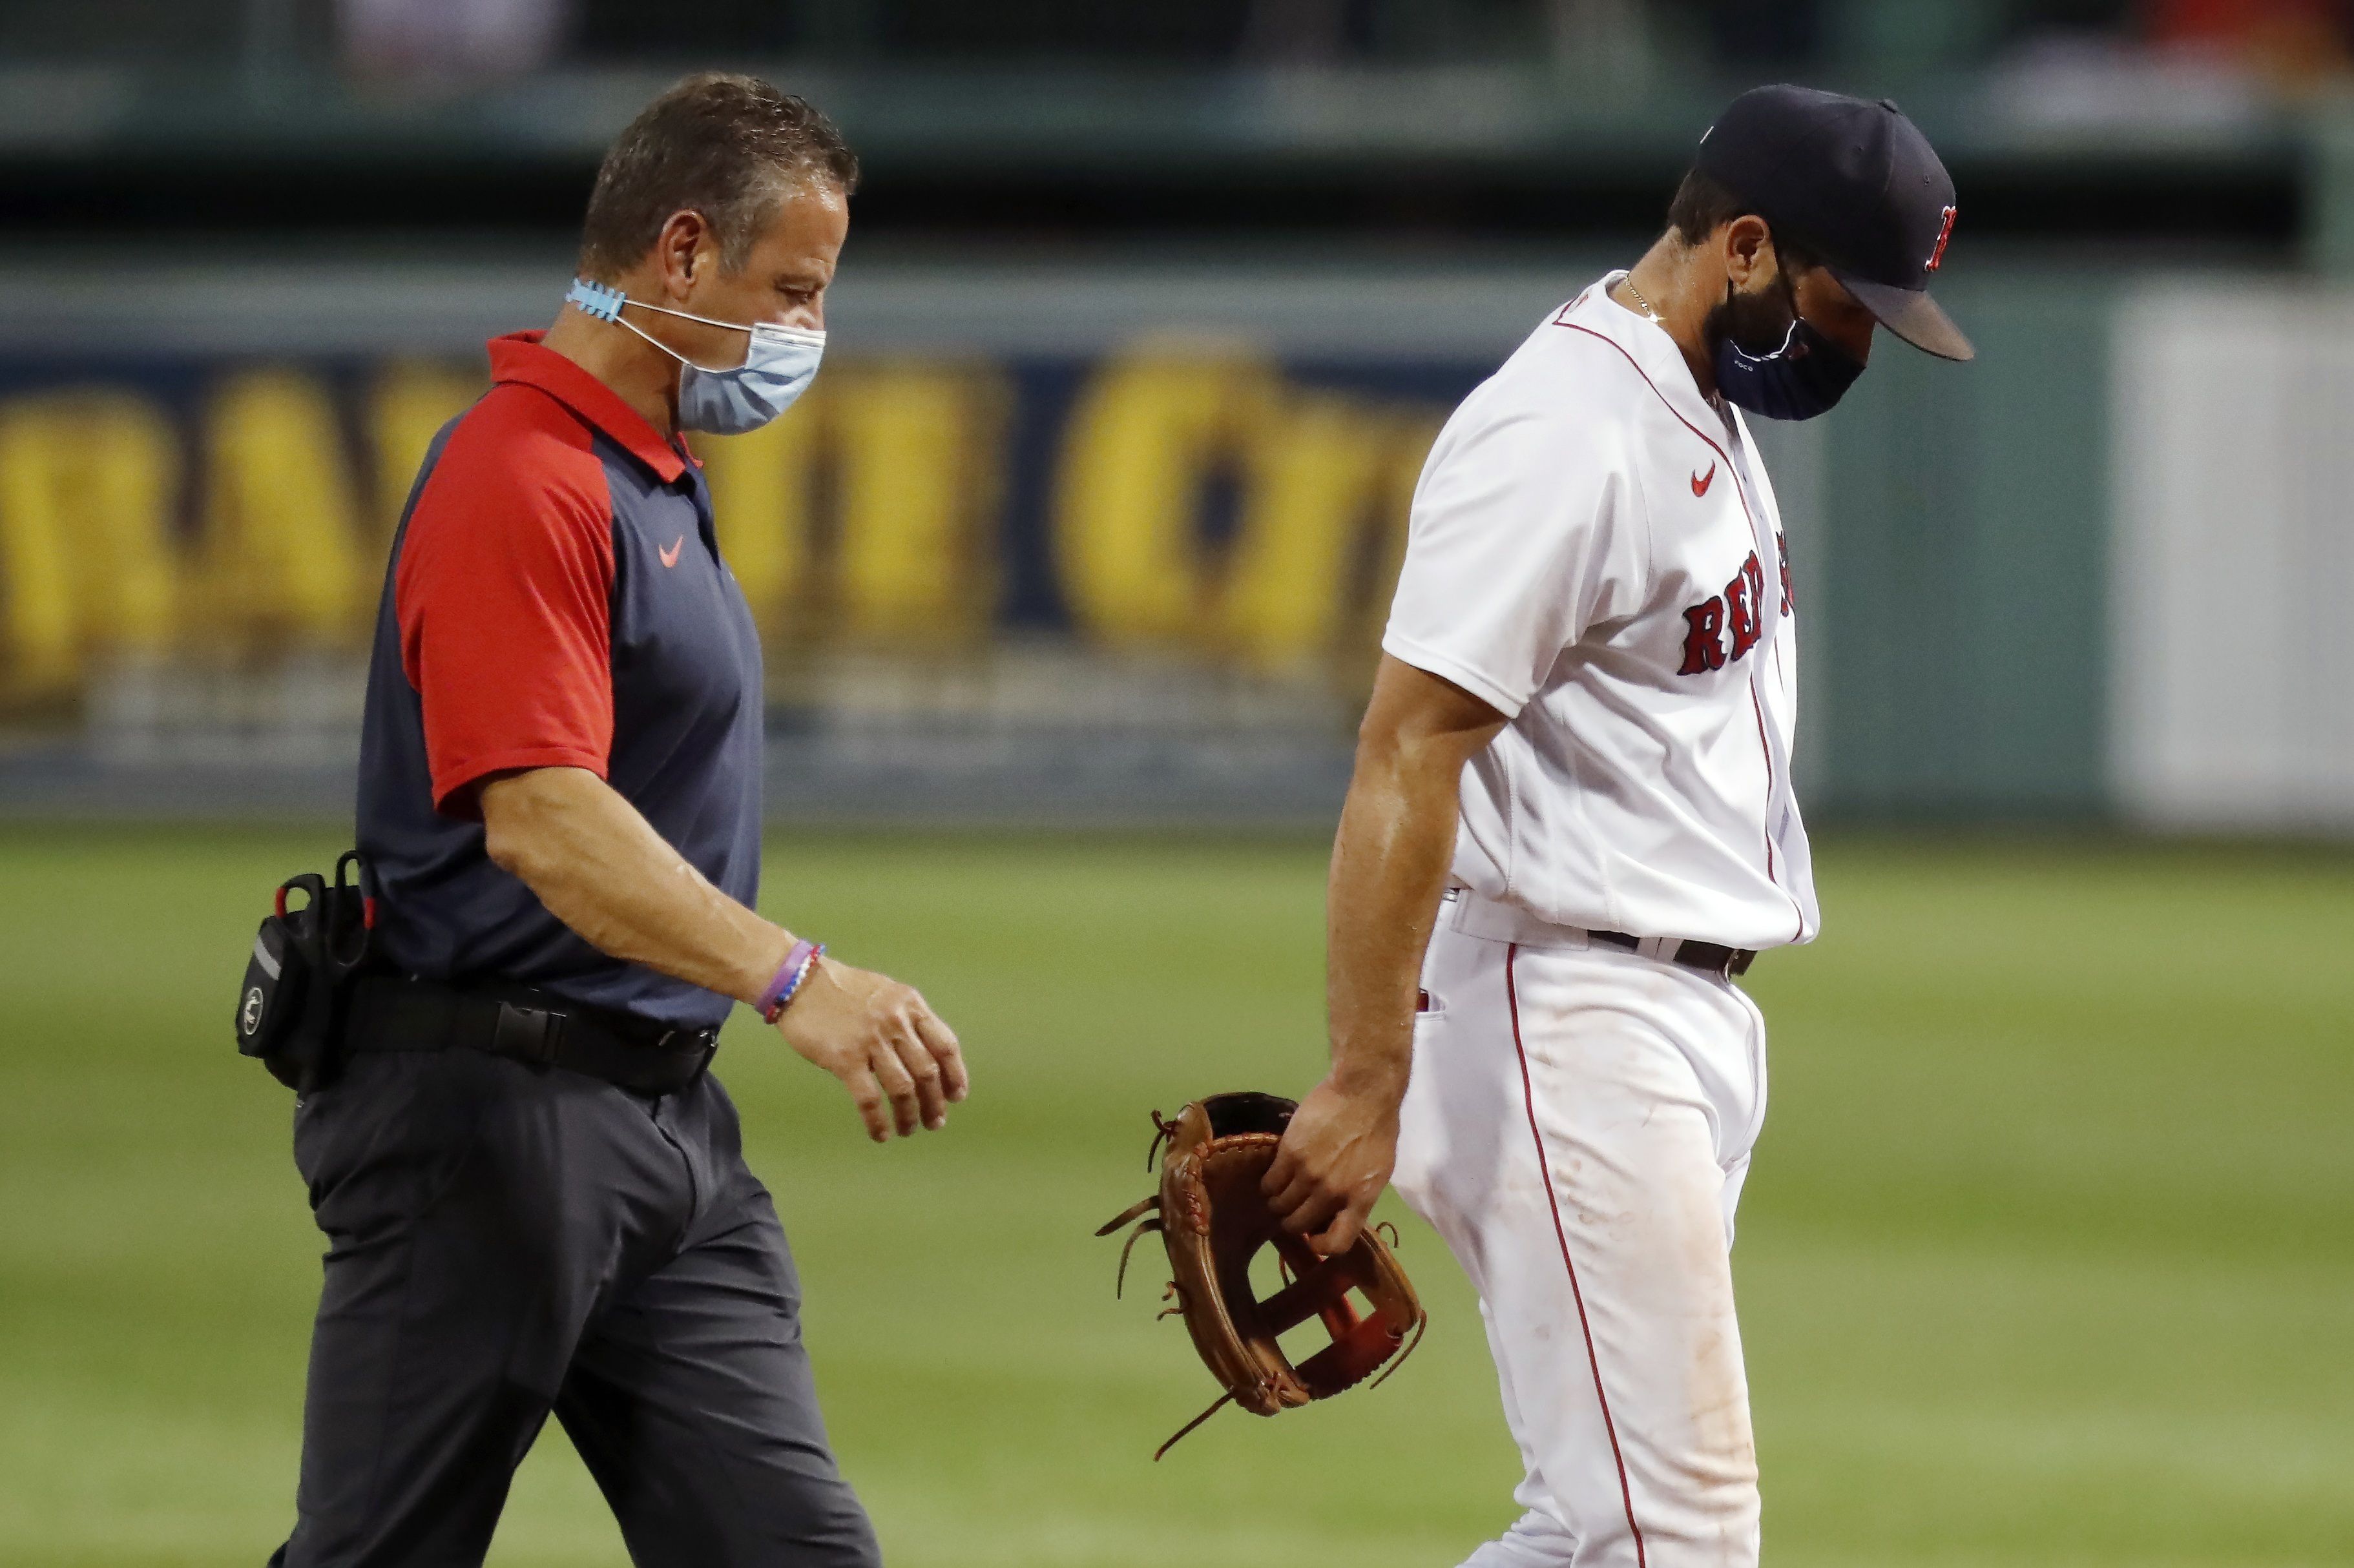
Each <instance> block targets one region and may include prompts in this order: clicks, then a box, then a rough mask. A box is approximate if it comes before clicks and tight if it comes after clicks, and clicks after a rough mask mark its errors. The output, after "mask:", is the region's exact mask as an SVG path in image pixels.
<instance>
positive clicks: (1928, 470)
mask: <svg viewBox="0 0 2354 1568" xmlns="http://www.w3.org/2000/svg"><path fill="white" fill-rule="evenodd" d="M1938 292H1939V295H1940V297H1941V298H1942V299H1943V300H1945V301H1946V302H1948V303H1949V306H1950V309H1951V311H1952V313H1953V314H1954V315H1955V317H1956V319H1957V320H1958V321H1960V322H1962V323H1964V324H1965V326H1966V328H1967V331H1968V332H1969V334H1970V335H1971V337H1972V340H1973V342H1974V343H1975V344H1976V346H1977V348H1978V359H1977V360H1976V361H1974V362H1972V363H1969V364H1967V365H1948V364H1946V363H1943V362H1941V361H1937V360H1935V359H1932V358H1930V357H1929V356H1927V355H1922V354H1917V353H1914V352H1912V351H1910V350H1908V349H1906V348H1905V347H1904V346H1903V344H1896V343H1893V342H1890V341H1888V340H1887V339H1886V338H1885V337H1884V336H1883V337H1882V340H1881V342H1880V344H1878V346H1877V348H1876V350H1875V352H1874V355H1873V364H1872V370H1871V373H1870V374H1869V375H1868V376H1866V378H1865V379H1864V380H1863V381H1862V382H1861V383H1859V385H1858V387H1857V389H1856V390H1855V392H1854V393H1852V394H1851V395H1850V398H1849V400H1848V403H1847V404H1843V405H1842V406H1841V407H1840V408H1839V409H1838V410H1836V411H1835V412H1834V413H1833V414H1831V415H1829V416H1828V417H1827V418H1825V420H1824V429H1823V432H1822V438H1821V442H1822V454H1821V460H1820V461H1821V465H1822V475H1821V480H1820V482H1819V486H1818V488H1817V492H1816V503H1817V504H1818V505H1819V508H1820V514H1819V530H1820V535H1821V558H1820V560H1819V562H1818V563H1817V564H1816V566H1815V567H1814V568H1813V576H1814V577H1815V579H1816V581H1817V582H1818V583H1819V585H1820V586H1819V588H1818V589H1817V592H1818V595H1819V598H1818V600H1817V602H1818V604H1819V606H1820V609H1821V611H1822V614H1821V615H1820V617H1819V620H1818V624H1819V627H1820V630H1821V633H1822V643H1823V648H1822V652H1823V657H1822V658H1820V659H1819V660H1817V661H1814V662H1813V669H1812V671H1811V672H1810V673H1811V674H1812V676H1813V679H1814V686H1813V691H1814V694H1815V697H1816V700H1818V701H1819V702H1820V703H1821V704H1822V705H1823V706H1824V708H1825V710H1826V711H1825V713H1824V715H1823V717H1822V722H1821V723H1820V724H1819V725H1818V726H1815V727H1814V730H1813V734H1814V736H1816V737H1817V739H1818V740H1819V744H1820V745H1821V746H1822V747H1823V755H1822V756H1821V757H1819V758H1818V759H1817V762H1816V771H1815V773H1814V776H1813V777H1814V780H1815V783H1816V786H1817V787H1816V789H1814V790H1813V800H1814V804H1815V809H1816V810H1817V811H1818V813H1819V814H1822V815H1842V816H1869V817H1883V816H1908V817H1918V816H1931V817H1966V818H1988V817H1993V818H2022V819H2062V820H2064V819H2070V818H2084V817H2092V816H2097V815H2099V814H2101V813H2103V812H2104V811H2105V810H2107V808H2108V803H2109V801H2108V768H2107V749H2108V722H2107V704H2108V688H2109V674H2108V646H2109V635H2108V621H2107V601H2108V592H2107V575H2108V553H2109V552H2108V518H2109V507H2110V498H2109V493H2108V490H2109V478H2110V461H2109V445H2110V424H2111V421H2110V412H2109V410H2110V403H2111V399H2110V396H2109V385H2108V382H2109V366H2110V361H2111V356H2110V353H2109V337H2110V332H2111V327H2110V323H2111V320H2112V317H2113V312H2112V310H2111V304H2112V302H2113V300H2114V297H2115V286H2114V284H2112V283H2109V282H2106V281H2104V279H2102V278H2101V277H2098V276H2094V275H2089V274H2085V275H2073V274H2065V273H2054V272H2046V271H2036V270H2023V269H2022V270H2004V271H2002V272H2000V273H1992V272H1991V271H1990V270H1980V271H1978V273H1976V274H1975V275H1971V276H1967V277H1963V276H1956V278H1954V279H1953V280H1952V281H1950V282H1946V283H1944V284H1941V286H1940V288H1939V290H1938Z"/></svg>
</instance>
